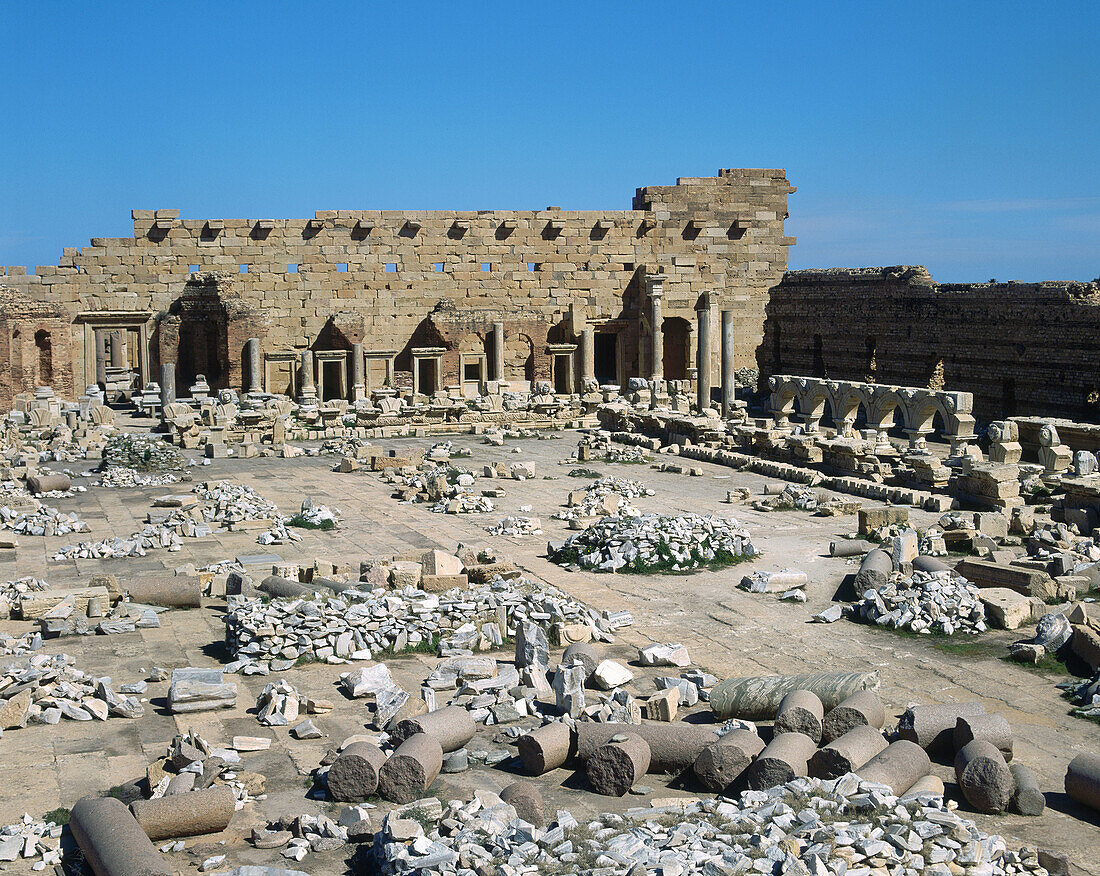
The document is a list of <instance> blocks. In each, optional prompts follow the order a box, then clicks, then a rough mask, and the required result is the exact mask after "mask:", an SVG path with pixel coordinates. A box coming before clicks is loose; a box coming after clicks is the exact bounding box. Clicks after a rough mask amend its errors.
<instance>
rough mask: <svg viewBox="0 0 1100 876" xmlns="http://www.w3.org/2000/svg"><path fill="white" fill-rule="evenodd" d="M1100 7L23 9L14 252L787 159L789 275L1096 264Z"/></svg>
mask: <svg viewBox="0 0 1100 876" xmlns="http://www.w3.org/2000/svg"><path fill="white" fill-rule="evenodd" d="M1098 33H1100V4H1097V3H1096V0H1091V2H1060V3H1034V2H1032V3H1018V2H1008V0H1000V2H958V0H953V2H942V3H941V2H908V3H900V2H890V0H886V2H882V0H879V2H867V3H834V2H817V3H797V2H784V3H776V2H753V3H744V2H732V0H730V2H725V3H714V4H709V3H671V2H670V3H649V2H630V3H611V2H601V0H588V2H585V3H576V4H574V3H565V2H557V3H525V2H522V0H520V2H517V0H512V2H509V3H490V2H473V3H457V2H450V3H439V4H432V3H363V2H359V3H348V4H338V3H334V2H328V3H302V2H296V3H279V2H265V3H252V4H243V3H232V2H229V3H202V2H186V3H171V4H168V3H147V2H144V3H117V2H110V0H100V2H95V3H76V2H70V3H66V2H35V0H7V2H5V3H3V4H2V5H0V77H2V79H0V83H2V84H0V110H2V111H3V112H2V116H0V117H2V119H3V128H2V130H0V264H9V265H23V264H25V265H30V266H33V265H36V264H56V263H57V260H58V258H59V257H60V254H61V248H62V247H63V246H84V245H87V243H88V239H89V238H90V237H93V236H96V237H100V236H104V237H112V236H128V235H129V234H131V233H132V226H131V224H130V213H129V211H130V209H131V208H135V207H136V208H145V209H152V208H169V207H171V208H179V209H180V210H181V211H182V215H183V216H184V217H189V218H206V217H223V218H229V217H233V218H283V217H295V218H304V217H308V216H311V215H312V214H313V211H314V210H318V209H425V210H428V209H493V208H496V209H537V208H542V207H545V206H547V205H550V204H553V205H558V206H562V207H564V208H566V209H623V208H627V207H629V206H630V200H631V197H632V195H633V193H634V189H635V188H636V187H638V186H642V185H668V184H671V183H672V182H674V180H675V178H676V177H677V176H707V175H713V174H715V173H716V172H717V170H718V168H720V167H784V168H786V169H787V172H788V176H789V178H790V180H791V183H792V184H793V185H795V186H797V187H798V193H797V194H795V195H793V196H792V197H791V199H790V220H789V223H788V226H787V227H788V233H790V234H793V235H796V236H797V237H798V245H797V246H795V247H793V248H792V249H791V267H792V268H801V267H822V266H856V265H892V264H903V263H905V264H925V265H927V266H928V267H929V268H930V269H931V271H932V273H933V276H934V277H936V279H938V280H940V281H942V282H949V281H955V282H963V281H977V280H988V279H990V278H991V277H996V278H997V279H999V280H1008V279H1016V280H1038V279H1077V280H1085V279H1092V278H1094V277H1097V276H1100V161H1098V155H1097V152H1098V146H1100V72H1098V71H1100V64H1098V62H1097V57H1096V45H1097V34H1098Z"/></svg>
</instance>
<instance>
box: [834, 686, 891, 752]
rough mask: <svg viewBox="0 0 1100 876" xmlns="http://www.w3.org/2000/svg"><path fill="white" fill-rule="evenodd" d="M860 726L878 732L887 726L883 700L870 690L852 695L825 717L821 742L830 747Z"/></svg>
mask: <svg viewBox="0 0 1100 876" xmlns="http://www.w3.org/2000/svg"><path fill="white" fill-rule="evenodd" d="M860 724H866V725H867V726H868V727H874V728H875V729H876V730H881V729H882V728H883V725H885V724H886V709H885V708H884V707H883V705H882V700H880V699H879V698H878V697H877V696H876V695H875V694H874V693H873V692H872V691H869V690H861V691H860V692H859V693H856V694H852V696H850V697H848V699H846V700H845V701H844V702H842V703H841V704H840V705H839V706H837V707H836V708H835V709H833V710H832V711H830V712H829V714H827V715H826V716H825V720H824V721H823V722H822V725H821V741H822V742H823V743H825V744H826V745H828V744H829V743H830V742H832V741H833V740H834V739H839V738H840V737H841V736H843V735H844V734H845V733H847V732H848V731H849V730H852V729H853V728H855V727H858V726H859V725H860Z"/></svg>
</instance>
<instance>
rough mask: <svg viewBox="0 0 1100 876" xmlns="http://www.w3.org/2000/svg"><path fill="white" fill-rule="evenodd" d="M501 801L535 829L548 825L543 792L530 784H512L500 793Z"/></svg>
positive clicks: (521, 782)
mask: <svg viewBox="0 0 1100 876" xmlns="http://www.w3.org/2000/svg"><path fill="white" fill-rule="evenodd" d="M500 799H501V800H503V801H504V802H505V803H507V804H509V805H510V806H512V807H513V808H514V809H515V810H516V815H517V816H518V817H519V818H522V819H523V820H524V821H526V822H527V823H528V824H533V825H534V826H535V827H545V825H546V804H545V803H543V800H542V792H541V791H540V790H539V789H538V788H537V787H535V786H534V785H533V784H531V783H530V782H523V781H520V782H512V784H510V785H509V786H508V787H507V788H505V789H504V790H502V791H501V792H500Z"/></svg>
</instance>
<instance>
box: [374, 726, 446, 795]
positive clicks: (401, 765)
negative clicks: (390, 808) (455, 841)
mask: <svg viewBox="0 0 1100 876" xmlns="http://www.w3.org/2000/svg"><path fill="white" fill-rule="evenodd" d="M428 714H431V713H430V712H429V713H428ZM442 768H443V748H442V746H440V744H439V740H438V739H436V738H435V737H434V736H429V735H428V734H426V733H417V734H416V735H415V736H410V737H409V738H408V739H406V740H405V741H404V742H402V743H401V745H400V746H398V748H397V750H396V751H395V752H394V753H393V754H391V755H390V758H389V760H387V761H386V762H385V763H384V764H383V765H382V768H381V769H380V770H379V771H378V793H379V795H380V796H381V797H382V798H383V799H385V800H389V801H390V802H392V803H412V802H413V800H419V799H420V798H421V797H423V796H424V794H425V792H426V791H427V790H428V788H429V787H430V786H431V784H432V782H434V781H435V780H436V777H437V776H438V775H439V771H440V770H441V769H442Z"/></svg>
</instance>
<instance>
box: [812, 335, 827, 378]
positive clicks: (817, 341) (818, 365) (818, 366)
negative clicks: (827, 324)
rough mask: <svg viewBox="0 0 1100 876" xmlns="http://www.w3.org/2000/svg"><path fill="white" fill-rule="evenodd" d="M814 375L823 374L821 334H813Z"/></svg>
mask: <svg viewBox="0 0 1100 876" xmlns="http://www.w3.org/2000/svg"><path fill="white" fill-rule="evenodd" d="M813 376H814V377H824V376H825V354H824V352H823V349H822V343H821V335H814V372H813Z"/></svg>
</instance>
